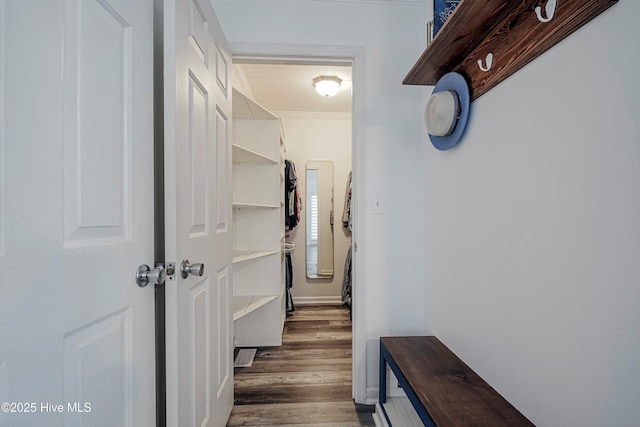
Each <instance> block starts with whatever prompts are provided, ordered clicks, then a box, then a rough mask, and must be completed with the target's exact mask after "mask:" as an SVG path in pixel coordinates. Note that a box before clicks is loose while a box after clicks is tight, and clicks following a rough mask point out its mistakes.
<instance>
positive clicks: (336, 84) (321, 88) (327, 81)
mask: <svg viewBox="0 0 640 427" xmlns="http://www.w3.org/2000/svg"><path fill="white" fill-rule="evenodd" d="M341 84H342V79H340V78H339V77H336V76H320V77H316V78H315V79H313V86H315V88H316V92H318V94H319V95H322V96H333V95H335V94H336V93H338V90H339V89H340V85H341Z"/></svg>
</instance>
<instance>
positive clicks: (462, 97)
mask: <svg viewBox="0 0 640 427" xmlns="http://www.w3.org/2000/svg"><path fill="white" fill-rule="evenodd" d="M445 90H448V91H452V92H455V93H456V94H457V95H458V100H459V101H460V102H459V105H460V114H459V116H458V120H457V122H456V125H455V128H454V129H453V131H452V132H451V133H450V134H449V135H446V136H436V135H431V134H429V139H430V140H431V143H432V144H433V146H434V147H436V148H437V149H438V150H443V151H444V150H448V149H450V148H452V147H454V146H455V145H456V144H458V142H460V139H462V134H463V133H464V130H465V128H466V126H467V119H468V118H469V102H470V97H469V86H468V85H467V82H466V81H465V79H464V77H462V76H461V75H460V74H458V73H453V72H452V73H447V74H445V75H444V76H442V78H440V80H438V83H436V86H435V87H434V88H433V92H432V94H433V93H438V92H442V91H445Z"/></svg>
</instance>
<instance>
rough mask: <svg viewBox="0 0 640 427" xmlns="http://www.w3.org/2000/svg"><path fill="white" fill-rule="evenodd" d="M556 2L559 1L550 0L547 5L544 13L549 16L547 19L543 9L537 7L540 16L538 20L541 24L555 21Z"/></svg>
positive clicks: (537, 13)
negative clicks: (543, 14) (543, 13)
mask: <svg viewBox="0 0 640 427" xmlns="http://www.w3.org/2000/svg"><path fill="white" fill-rule="evenodd" d="M556 1H557V0H549V1H548V2H547V5H546V6H545V7H544V11H545V13H546V14H547V17H546V18H544V17H543V16H542V8H541V7H540V6H536V15H538V20H539V21H540V22H549V21H551V20H552V19H553V14H554V13H555V11H556Z"/></svg>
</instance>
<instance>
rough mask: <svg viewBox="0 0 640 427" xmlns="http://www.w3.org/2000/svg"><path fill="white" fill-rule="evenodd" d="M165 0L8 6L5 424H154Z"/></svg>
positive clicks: (3, 89)
mask: <svg viewBox="0 0 640 427" xmlns="http://www.w3.org/2000/svg"><path fill="white" fill-rule="evenodd" d="M152 10H153V3H152V1H151V0H136V1H129V0H59V1H51V0H19V1H16V0H0V402H8V403H7V404H5V403H2V408H1V409H2V411H1V412H0V425H2V426H3V427H15V426H81V425H82V426H131V427H133V426H135V427H139V426H155V383H154V381H155V378H154V375H155V367H154V365H155V363H154V360H155V359H154V357H155V348H154V291H153V287H152V286H148V287H146V288H141V287H138V286H137V285H136V283H135V281H134V276H135V272H136V269H137V267H138V265H140V264H143V263H149V264H150V263H152V262H153V211H152V206H153V169H152V168H153V165H152V162H150V161H149V159H151V158H152V156H153V131H152V129H153V114H152V112H153V87H152V79H151V78H150V76H152V59H153V57H152V46H153V44H152V43H153V33H152V31H153V25H152V18H153V13H152Z"/></svg>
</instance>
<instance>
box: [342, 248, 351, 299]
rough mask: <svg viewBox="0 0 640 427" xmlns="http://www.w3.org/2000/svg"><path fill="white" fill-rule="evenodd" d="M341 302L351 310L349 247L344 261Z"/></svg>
mask: <svg viewBox="0 0 640 427" xmlns="http://www.w3.org/2000/svg"><path fill="white" fill-rule="evenodd" d="M342 302H343V303H344V304H347V305H348V306H349V309H351V246H349V250H348V251H347V257H346V259H345V261H344V277H343V279H342Z"/></svg>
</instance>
